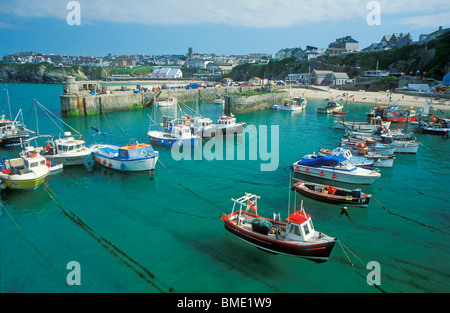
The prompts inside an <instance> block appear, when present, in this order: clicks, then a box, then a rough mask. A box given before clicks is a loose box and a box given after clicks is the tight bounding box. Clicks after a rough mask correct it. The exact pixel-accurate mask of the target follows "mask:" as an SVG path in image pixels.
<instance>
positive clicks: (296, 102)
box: [273, 97, 308, 111]
mask: <svg viewBox="0 0 450 313" xmlns="http://www.w3.org/2000/svg"><path fill="white" fill-rule="evenodd" d="M307 103H308V101H307V100H306V99H305V98H304V97H298V98H292V99H283V100H282V101H281V104H279V105H278V106H276V107H275V106H273V108H274V109H278V110H281V111H303V110H304V109H305V108H306V104H307Z"/></svg>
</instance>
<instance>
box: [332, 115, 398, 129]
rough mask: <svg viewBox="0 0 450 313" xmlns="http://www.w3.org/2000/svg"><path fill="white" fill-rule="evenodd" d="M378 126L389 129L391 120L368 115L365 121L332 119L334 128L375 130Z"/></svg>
mask: <svg viewBox="0 0 450 313" xmlns="http://www.w3.org/2000/svg"><path fill="white" fill-rule="evenodd" d="M379 126H382V127H384V128H385V129H389V127H390V126H391V122H389V121H383V120H381V118H379V117H369V118H368V119H367V121H365V122H349V121H345V120H339V119H337V120H335V121H334V129H339V130H357V131H376V130H377V129H378V127H379Z"/></svg>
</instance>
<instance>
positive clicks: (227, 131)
mask: <svg viewBox="0 0 450 313" xmlns="http://www.w3.org/2000/svg"><path fill="white" fill-rule="evenodd" d="M244 125H245V123H243V122H241V123H236V118H235V117H234V115H231V116H226V115H222V116H221V117H219V118H218V119H217V126H218V128H219V129H220V130H222V133H223V134H224V135H241V134H242V132H243V130H244Z"/></svg>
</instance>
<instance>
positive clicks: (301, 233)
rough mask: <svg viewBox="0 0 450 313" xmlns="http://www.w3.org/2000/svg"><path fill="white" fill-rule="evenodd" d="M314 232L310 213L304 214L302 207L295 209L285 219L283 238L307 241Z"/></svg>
mask: <svg viewBox="0 0 450 313" xmlns="http://www.w3.org/2000/svg"><path fill="white" fill-rule="evenodd" d="M314 232H315V230H314V226H313V223H312V220H311V215H309V214H306V213H305V211H304V210H303V209H302V210H301V211H300V210H297V211H295V212H294V213H293V214H291V215H290V216H289V217H288V218H287V219H286V237H285V240H292V241H308V240H309V239H311V237H312V236H313V235H314Z"/></svg>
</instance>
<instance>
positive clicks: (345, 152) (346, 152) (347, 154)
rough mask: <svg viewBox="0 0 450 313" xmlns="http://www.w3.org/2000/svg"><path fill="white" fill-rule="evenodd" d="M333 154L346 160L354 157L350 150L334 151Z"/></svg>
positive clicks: (339, 149) (338, 149)
mask: <svg viewBox="0 0 450 313" xmlns="http://www.w3.org/2000/svg"><path fill="white" fill-rule="evenodd" d="M332 154H333V155H337V156H343V157H344V158H346V159H350V158H351V157H352V156H353V155H352V153H351V152H350V150H349V149H344V148H342V147H339V148H336V149H333V151H332Z"/></svg>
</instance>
